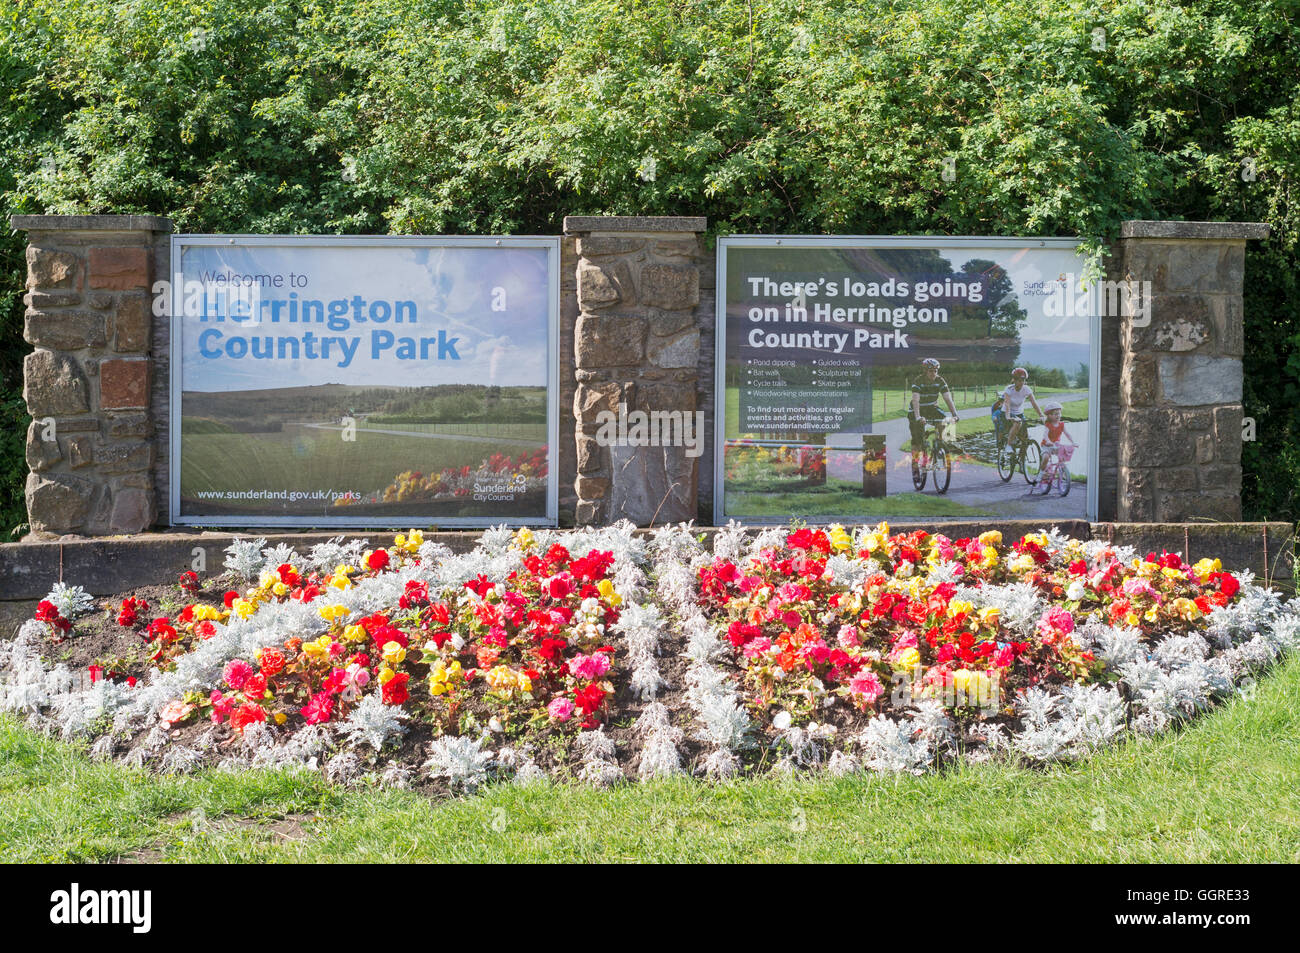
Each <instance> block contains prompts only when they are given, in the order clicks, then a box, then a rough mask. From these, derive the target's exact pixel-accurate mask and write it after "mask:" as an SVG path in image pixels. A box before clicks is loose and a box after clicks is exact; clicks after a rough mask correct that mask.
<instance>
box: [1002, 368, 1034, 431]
mask: <svg viewBox="0 0 1300 953" xmlns="http://www.w3.org/2000/svg"><path fill="white" fill-rule="evenodd" d="M1028 380H1029V372H1028V371H1027V370H1025V369H1024V368H1023V367H1017V368H1016V369H1015V370H1013V371H1012V372H1011V383H1010V384H1008V385H1007V386H1006V387H1004V388H1002V390H1001V392H999V394H998V399H997V400H996V401H994V402H993V409H994V410H995V411H998V410H1000V411H1002V413H1003V414H1004V415H1005V417H1006V421H1007V423H1008V424H1009V427H1008V429H1007V436H1006V440H1007V442H1008V443H1010V444H1012V445H1014V444H1015V442H1016V437H1017V435H1018V434H1019V433H1020V428H1021V427H1023V426H1026V424H1025V413H1024V408H1025V401H1026V400H1027V401H1029V403H1030V404H1031V405H1032V406H1033V408H1034V413H1036V414H1038V416H1039V417H1042V416H1043V411H1042V410H1041V409H1040V408H1039V406H1038V401H1037V400H1035V399H1034V392H1033V390H1032V389H1030V387H1029V385H1028V384H1027V383H1026V382H1027V381H1028Z"/></svg>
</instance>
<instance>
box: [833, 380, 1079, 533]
mask: <svg viewBox="0 0 1300 953" xmlns="http://www.w3.org/2000/svg"><path fill="white" fill-rule="evenodd" d="M1086 395H1087V391H1065V392H1062V393H1060V394H1053V395H1052V396H1051V398H1040V399H1039V404H1040V405H1041V404H1042V402H1043V400H1047V399H1051V400H1058V401H1061V402H1062V403H1064V402H1065V401H1066V400H1072V399H1076V398H1078V397H1082V396H1086ZM988 415H989V409H988V408H987V407H968V408H966V409H965V410H959V411H957V417H958V419H960V420H970V419H972V418H976V417H987V416H988ZM874 426H875V433H881V434H884V435H885V465H886V481H887V483H886V486H887V492H888V493H889V494H890V495H892V494H895V493H912V492H915V487H913V486H912V455H911V453H909V452H906V451H903V450H900V449H899V448H900V447H902V445H903V444H904V443H906V442H907V441H908V440H910V439H911V436H912V433H911V430H910V429H909V428H908V425H907V418H906V417H896V418H893V419H891V420H884V421H880V422H878V423H876V424H875V425H874ZM989 426H990V427H992V421H990V423H989ZM1031 426H1033V424H1031ZM832 439H833V438H832ZM861 467H862V455H861V452H854V451H845V452H841V453H836V452H835V451H834V449H833V448H832V449H831V451H830V452H829V453H828V454H827V461H826V472H827V474H828V475H829V476H832V477H835V478H836V479H840V480H848V481H851V482H856V481H860V480H861V479H862V470H861ZM922 492H924V493H934V490H933V489H932V488H931V486H930V484H929V483H928V482H927V483H926V487H925V489H924V490H923V491H922ZM944 496H945V497H947V498H948V499H951V500H952V501H953V502H955V503H960V504H962V505H963V506H970V507H975V508H977V509H989V510H993V511H995V512H996V513H997V514H998V515H999V516H1007V517H1025V518H1032V517H1035V516H1038V515H1040V514H1041V515H1050V516H1052V517H1054V518H1057V519H1059V518H1062V517H1078V518H1079V519H1083V518H1085V515H1086V512H1087V506H1088V489H1087V485H1086V484H1084V483H1075V484H1074V485H1073V486H1072V487H1071V488H1070V495H1069V496H1067V497H1064V498H1062V497H1060V496H1058V495H1057V494H1056V493H1055V491H1053V492H1052V494H1051V495H1050V496H1046V497H1045V496H1042V495H1041V494H1039V493H1036V492H1034V488H1031V487H1030V486H1029V485H1028V484H1027V483H1025V478H1024V477H1022V476H1021V475H1020V474H1019V472H1017V473H1016V474H1015V475H1014V476H1013V477H1012V478H1011V482H1009V483H1003V482H1002V480H1001V478H999V477H998V471H997V467H994V466H989V465H987V464H984V463H979V462H977V461H975V460H969V459H954V460H953V464H952V483H951V484H950V485H949V487H948V492H947V493H946V494H944Z"/></svg>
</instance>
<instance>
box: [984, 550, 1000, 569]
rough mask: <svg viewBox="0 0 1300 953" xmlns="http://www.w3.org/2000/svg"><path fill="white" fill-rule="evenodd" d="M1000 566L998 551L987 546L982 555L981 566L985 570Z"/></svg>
mask: <svg viewBox="0 0 1300 953" xmlns="http://www.w3.org/2000/svg"><path fill="white" fill-rule="evenodd" d="M997 564H998V551H997V550H996V549H994V548H993V547H992V546H985V547H984V550H983V552H982V553H981V554H980V566H981V567H982V568H984V569H992V568H993V567H994V566H996V565H997Z"/></svg>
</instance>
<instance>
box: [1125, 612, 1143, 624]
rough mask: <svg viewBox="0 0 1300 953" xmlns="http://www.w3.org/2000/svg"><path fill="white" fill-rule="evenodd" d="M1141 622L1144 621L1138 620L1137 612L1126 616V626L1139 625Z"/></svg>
mask: <svg viewBox="0 0 1300 953" xmlns="http://www.w3.org/2000/svg"><path fill="white" fill-rule="evenodd" d="M1141 621H1142V620H1141V619H1139V618H1138V615H1137V613H1136V612H1130V613H1129V614H1128V615H1126V616H1124V624H1125V625H1137V624H1138V623H1139V622H1141Z"/></svg>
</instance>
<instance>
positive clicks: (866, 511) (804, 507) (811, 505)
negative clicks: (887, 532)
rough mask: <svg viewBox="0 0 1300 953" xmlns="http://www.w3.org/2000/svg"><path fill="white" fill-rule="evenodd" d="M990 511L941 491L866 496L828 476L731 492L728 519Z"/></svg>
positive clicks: (892, 516) (951, 515)
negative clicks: (789, 486) (796, 485)
mask: <svg viewBox="0 0 1300 953" xmlns="http://www.w3.org/2000/svg"><path fill="white" fill-rule="evenodd" d="M993 515H995V514H994V513H992V511H990V510H985V509H977V508H976V507H973V506H965V505H963V504H961V503H957V502H955V501H953V500H952V499H950V498H949V497H947V496H940V495H939V494H937V493H891V494H890V495H889V496H885V497H879V496H877V497H867V496H863V495H862V484H861V483H850V482H849V481H847V480H836V479H834V478H831V479H828V480H827V481H826V482H825V483H824V484H822V485H821V486H810V487H804V488H801V489H796V490H790V491H788V492H775V493H773V492H767V493H758V492H754V493H746V492H744V491H740V492H736V491H734V490H730V489H729V490H728V491H727V501H726V514H725V516H724V519H731V518H735V519H738V520H741V521H744V520H746V519H754V518H759V519H766V518H768V517H773V518H776V517H779V518H781V519H786V520H788V519H790V518H791V517H795V516H797V517H810V518H818V519H821V518H836V517H838V518H843V519H846V520H858V519H895V518H901V517H905V516H935V517H944V518H956V519H961V518H963V517H967V516H993Z"/></svg>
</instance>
